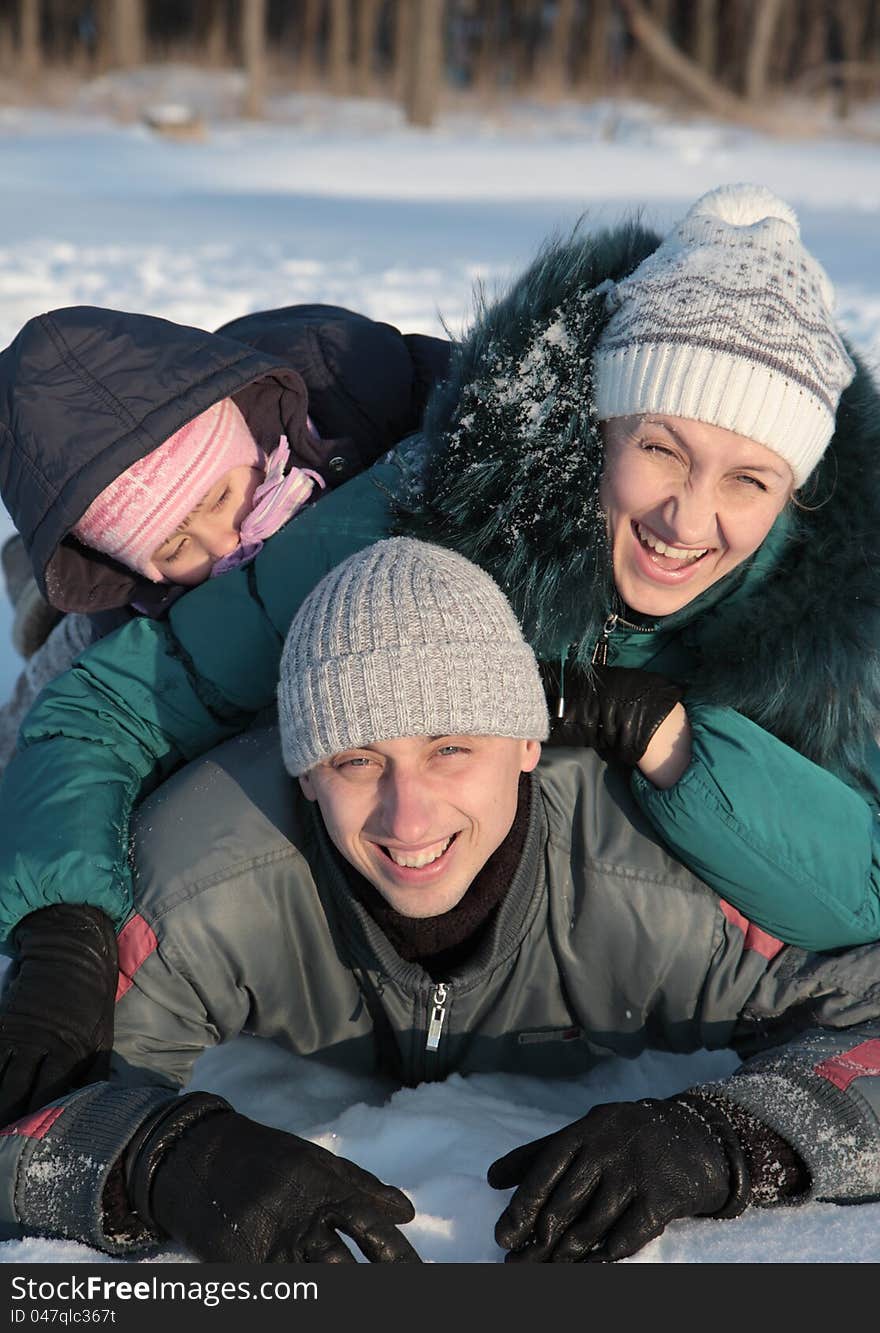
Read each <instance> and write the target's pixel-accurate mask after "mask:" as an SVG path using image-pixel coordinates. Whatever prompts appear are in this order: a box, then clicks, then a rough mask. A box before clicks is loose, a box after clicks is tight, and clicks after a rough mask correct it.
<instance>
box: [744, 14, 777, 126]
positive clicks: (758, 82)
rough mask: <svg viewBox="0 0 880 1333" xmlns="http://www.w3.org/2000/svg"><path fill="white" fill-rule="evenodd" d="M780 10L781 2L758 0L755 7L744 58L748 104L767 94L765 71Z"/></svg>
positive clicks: (768, 62)
mask: <svg viewBox="0 0 880 1333" xmlns="http://www.w3.org/2000/svg"><path fill="white" fill-rule="evenodd" d="M781 8H782V0H759V2H758V4H757V5H756V6H755V16H754V21H753V24H752V37H751V41H750V43H749V49H748V54H747V56H746V77H745V92H746V97H747V98H748V99H749V101H750V102H759V101H760V100H761V99H762V98H763V97H764V96H765V94H766V92H767V69H768V66H769V64H770V55H771V52H772V50H773V39H774V37H775V35H776V29H777V26H778V24H779V14H780V10H781Z"/></svg>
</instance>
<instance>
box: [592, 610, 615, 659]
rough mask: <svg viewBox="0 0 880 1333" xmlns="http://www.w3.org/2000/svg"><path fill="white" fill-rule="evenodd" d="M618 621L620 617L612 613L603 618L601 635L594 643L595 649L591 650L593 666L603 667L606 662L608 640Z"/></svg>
mask: <svg viewBox="0 0 880 1333" xmlns="http://www.w3.org/2000/svg"><path fill="white" fill-rule="evenodd" d="M619 619H620V616H618V615H615V614H614V613H612V614H611V615H610V616H606V617H605V624H604V625H603V626H602V633H601V634H600V635H599V638H598V640H597V642H596V647H595V648H594V649H593V656H592V659H591V660H592V663H593V666H604V665H605V663H606V662H607V661H608V640H609V639H610V638H611V635H612V634H613V633H614V630H615V627H616V625H617V622H618V620H619Z"/></svg>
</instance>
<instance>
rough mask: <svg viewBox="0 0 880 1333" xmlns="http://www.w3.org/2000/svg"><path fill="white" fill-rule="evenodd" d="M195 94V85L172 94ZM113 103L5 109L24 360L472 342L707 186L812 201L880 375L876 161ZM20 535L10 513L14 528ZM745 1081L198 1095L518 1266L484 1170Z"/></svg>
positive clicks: (221, 1078)
mask: <svg viewBox="0 0 880 1333" xmlns="http://www.w3.org/2000/svg"><path fill="white" fill-rule="evenodd" d="M195 85H196V81H195V76H193V78H192V79H190V80H189V82H187V79H186V77H183V76H181V77H179V78H178V82H177V84H176V85H175V88H174V96H175V97H176V98H177V99H179V98H180V96H181V89H183V90H184V92H186V91H187V90H188V92H189V93H192V91H193V89H194V88H195ZM200 88H201V92H200V96H201V97H202V99H203V102H204V98H205V96H206V93H205V88H204V86H203V85H200ZM105 93H106V86H104V87H103V88H102V87H98V86H96V88H95V89H94V90H93V96H92V98H91V101H90V100H89V99H88V98H83V99H81V103H80V106H79V109H78V111H77V112H76V114H75V115H73V114H66V115H64V116H61V115H58V114H49V113H40V112H35V111H22V110H17V109H12V108H3V109H0V190H2V198H3V207H2V210H0V345H2V344H5V342H6V341H8V340H9V339H10V338H11V337H12V336H13V335H14V334H15V333H16V331H17V330H18V328H19V327H20V325H21V324H22V323H23V322H24V321H25V320H26V319H28V318H29V317H30V316H32V315H34V314H37V313H38V312H40V311H43V310H47V309H51V308H53V307H57V306H63V305H71V304H80V303H85V304H93V305H107V306H115V307H119V308H123V309H132V310H141V311H146V312H149V313H152V314H157V315H162V316H165V317H167V318H171V319H176V320H179V321H182V322H188V323H192V324H197V325H203V326H205V327H213V326H216V325H218V324H220V323H222V322H223V321H225V320H227V319H230V318H232V317H234V316H236V315H240V314H243V313H245V312H246V311H249V310H258V309H264V308H267V307H270V306H274V305H284V304H289V303H292V302H296V301H314V300H324V301H332V302H338V303H341V304H345V305H349V306H352V307H354V308H355V309H359V310H363V311H365V312H366V313H368V314H370V315H373V316H376V317H378V318H382V319H387V320H389V321H391V322H392V323H396V324H398V325H399V326H400V327H402V328H404V329H406V330H421V331H424V332H436V331H439V330H440V329H441V328H442V323H443V322H444V321H445V322H446V324H447V325H448V326H449V327H450V328H451V329H452V330H453V331H455V330H457V329H460V328H461V327H462V325H463V323H464V322H466V320H467V315H468V311H469V309H470V303H471V291H472V287H473V283H474V281H475V280H476V279H477V278H479V279H482V280H483V281H484V282H486V283H488V284H489V285H490V286H491V285H493V284H496V283H500V282H503V280H504V279H505V277H506V276H508V275H510V274H512V273H515V272H516V271H517V269H518V268H519V267H521V266H522V265H523V264H524V263H525V262H526V261H527V260H528V259H529V257H530V256H531V254H532V253H533V252H534V250H535V249H536V248H537V246H538V245H539V244H540V242H541V240H542V238H543V237H545V236H546V235H548V234H549V233H551V232H553V231H563V232H564V231H566V230H568V229H569V228H570V227H571V226H572V225H573V224H574V222H575V221H576V219H577V218H578V217H579V216H580V215H581V214H582V213H584V212H587V213H588V214H589V216H590V217H593V218H600V219H602V220H613V219H616V218H619V217H621V216H623V215H624V214H626V213H627V212H628V211H631V210H633V209H635V208H638V207H641V206H644V215H645V218H646V220H648V221H650V222H653V223H656V224H657V225H658V226H659V227H661V228H662V227H664V226H665V225H667V224H668V223H669V222H671V221H672V220H673V219H674V218H675V217H676V216H678V215H679V214H680V213H681V212H683V211H684V209H685V208H686V207H687V206H688V205H689V204H690V203H691V202H692V200H693V199H694V198H695V197H696V196H697V195H698V194H700V193H701V192H703V191H704V190H706V189H709V188H711V187H712V186H714V185H717V184H720V183H722V182H725V181H736V180H753V181H758V182H762V183H764V184H767V185H769V186H770V187H771V188H773V189H775V190H776V191H777V192H778V193H780V194H781V195H782V196H783V197H784V198H786V199H788V200H789V201H790V202H791V203H792V204H793V205H794V206H795V207H796V208H797V210H798V212H799V214H800V216H801V220H802V231H803V235H804V238H805V240H806V242H807V244H808V245H809V246H810V247H811V248H812V250H813V251H814V252H815V253H816V254H817V255H818V256H819V258H820V259H821V260H822V261H823V263H824V264H825V266H826V267H827V269H828V270H829V272H830V274H831V276H832V278H833V279H834V280H835V282H836V284H837V287H838V292H839V309H840V315H841V319H842V321H843V323H844V325H845V327H846V328H847V330H848V331H849V332H850V334H851V336H852V337H853V338H854V340H855V342H856V344H857V346H858V347H859V348H860V349H861V351H862V352H863V353H865V354H866V355H867V356H868V358H869V359H870V361H871V362H872V364H873V365H874V366H875V367H876V366H880V263H878V257H880V248H878V240H877V237H878V234H880V153H878V149H877V146H876V145H872V144H869V143H860V142H849V141H834V140H831V139H827V140H823V141H819V142H808V141H796V142H780V141H775V140H770V139H767V138H761V137H758V136H756V135H754V134H750V133H746V132H742V131H738V130H732V129H730V128H729V127H724V126H718V125H715V124H713V123H711V122H708V121H689V122H687V123H685V122H676V121H674V120H671V119H670V118H669V117H668V116H666V115H665V114H662V113H660V112H658V111H656V110H654V109H651V108H647V107H644V106H639V105H636V104H624V105H617V106H615V105H612V104H608V103H604V104H597V105H596V106H594V107H588V108H584V107H561V108H558V109H556V110H554V111H548V110H546V109H541V108H537V107H534V106H529V105H522V106H519V107H515V108H513V109H512V110H509V111H508V112H507V113H506V114H505V116H504V117H503V118H502V117H500V116H496V117H495V118H494V120H492V121H490V120H487V119H479V118H477V117H476V116H473V115H463V114H460V115H457V116H450V117H447V118H446V119H444V120H443V121H442V122H441V124H440V126H439V127H438V129H437V130H436V131H434V132H433V133H430V134H426V133H419V132H415V131H411V130H408V129H406V128H405V127H403V126H402V125H401V123H400V119H399V115H398V113H397V112H396V110H394V109H393V108H389V107H385V106H383V105H381V104H375V103H356V102H347V103H340V104H331V103H327V102H324V101H321V100H320V99H306V98H301V97H300V98H288V99H285V100H284V101H282V102H276V103H275V104H274V105H273V108H272V119H271V120H270V122H268V123H264V124H262V125H246V124H244V123H241V122H237V121H235V120H232V119H229V118H228V117H226V118H219V119H217V120H214V121H211V122H209V126H208V134H207V137H206V138H205V139H204V141H202V142H172V141H169V140H166V139H164V138H161V137H157V136H156V135H154V134H153V133H152V132H151V131H149V130H147V129H145V128H143V127H142V126H141V125H140V124H137V123H132V124H128V125H118V124H114V123H111V122H110V121H109V120H106V119H102V118H101V117H100V115H99V114H98V112H97V111H96V109H95V108H96V107H97V108H100V106H101V105H102V97H103V96H104V94H105ZM165 95H166V96H167V94H165ZM212 110H213V108H211V107H208V111H209V112H210V111H212ZM8 528H9V524H8V520H7V519H5V517H0V536H3V535H5V533H6V531H7V530H8ZM8 622H9V613H8V609H7V607H6V606H5V605H3V603H2V600H0V690H4V691H6V690H8V689H9V687H10V686H11V683H12V681H13V679H14V677H15V674H16V672H17V670H18V666H19V663H18V662H17V660H16V658H15V656H14V654H13V652H12V650H11V649H10V648H9V647H8V646H3V645H8V641H9V635H8ZM734 1066H735V1060H734V1059H733V1057H731V1056H730V1055H729V1054H728V1053H716V1054H714V1055H707V1054H700V1055H696V1056H692V1057H689V1058H684V1057H681V1056H675V1057H673V1056H669V1055H658V1054H654V1055H649V1056H645V1057H644V1058H642V1059H641V1060H639V1061H636V1062H634V1063H625V1062H621V1061H614V1062H611V1063H609V1064H608V1065H607V1066H605V1067H604V1068H603V1069H601V1070H599V1071H596V1072H595V1073H594V1074H593V1075H592V1076H590V1077H588V1078H584V1079H582V1080H578V1081H574V1082H572V1081H560V1082H554V1083H546V1082H538V1081H536V1080H533V1079H527V1078H513V1077H500V1076H493V1077H488V1076H484V1077H472V1078H468V1079H462V1078H460V1077H458V1076H455V1077H453V1078H451V1079H449V1080H448V1081H447V1082H446V1083H444V1084H442V1085H428V1086H425V1087H421V1088H417V1089H412V1090H410V1089H407V1090H403V1091H395V1092H392V1091H391V1090H390V1089H389V1088H387V1087H386V1086H385V1085H383V1084H381V1083H380V1082H377V1081H372V1080H363V1079H355V1078H351V1077H343V1076H342V1075H340V1074H338V1073H336V1072H331V1071H328V1070H326V1069H321V1068H319V1067H318V1066H315V1065H313V1064H310V1063H308V1062H306V1061H302V1060H296V1059H294V1058H292V1057H290V1056H287V1055H285V1054H284V1053H283V1052H280V1051H278V1050H275V1049H273V1048H271V1047H268V1046H267V1045H266V1044H265V1043H260V1042H257V1041H255V1040H252V1039H247V1038H242V1039H240V1040H239V1041H237V1042H235V1043H234V1044H232V1045H231V1046H229V1047H226V1048H224V1049H223V1050H221V1051H215V1052H212V1053H211V1054H210V1055H209V1056H206V1057H205V1058H204V1059H203V1060H202V1061H201V1062H200V1065H199V1071H198V1074H199V1077H198V1084H199V1086H200V1087H204V1088H211V1089H214V1090H217V1091H219V1092H222V1093H223V1094H224V1095H226V1096H228V1097H229V1098H230V1100H231V1101H232V1102H233V1103H234V1104H235V1105H236V1107H237V1108H238V1109H240V1110H242V1111H244V1112H246V1113H248V1114H250V1115H252V1116H255V1117H256V1118H258V1119H261V1120H264V1121H266V1122H268V1123H271V1124H274V1125H277V1126H279V1127H282V1128H285V1129H290V1130H294V1131H296V1132H298V1133H302V1134H306V1135H308V1136H309V1137H311V1138H314V1139H315V1140H316V1141H318V1142H320V1143H322V1144H324V1145H325V1146H328V1147H332V1148H333V1149H334V1150H336V1151H337V1152H340V1153H342V1154H344V1155H346V1156H348V1157H351V1158H353V1159H354V1160H355V1161H357V1162H359V1163H361V1164H362V1165H364V1166H366V1167H368V1168H369V1169H370V1170H372V1171H374V1172H376V1173H377V1174H378V1175H380V1176H382V1177H383V1178H384V1179H386V1180H388V1181H391V1182H393V1183H394V1184H397V1185H399V1186H401V1187H402V1188H404V1189H406V1190H407V1191H408V1192H409V1193H410V1194H411V1196H412V1198H413V1200H414V1202H415V1204H416V1207H417V1210H418V1216H417V1218H416V1221H415V1222H413V1223H412V1224H411V1226H410V1227H409V1228H408V1234H409V1235H410V1238H411V1239H412V1241H413V1243H414V1244H415V1246H416V1248H417V1249H418V1250H419V1252H420V1254H421V1255H422V1256H423V1257H424V1258H425V1259H426V1260H428V1261H432V1262H437V1263H449V1262H464V1263H494V1262H499V1261H500V1260H501V1259H502V1258H503V1255H502V1252H501V1251H500V1250H499V1249H498V1248H497V1247H496V1245H495V1244H494V1240H493V1237H492V1227H493V1224H494V1220H495V1218H496V1217H497V1215H498V1213H499V1212H500V1210H501V1208H502V1207H503V1201H504V1200H503V1196H501V1195H498V1194H496V1193H495V1192H494V1191H492V1190H491V1189H489V1187H488V1185H487V1184H486V1183H485V1180H484V1175H485V1170H486V1167H487V1166H488V1164H489V1163H490V1162H491V1161H492V1160H493V1159H494V1158H495V1157H496V1156H498V1155H499V1154H501V1153H503V1152H506V1151H507V1150H508V1149H509V1148H511V1147H513V1146H514V1145H516V1144H517V1143H520V1142H524V1141H526V1140H528V1139H531V1138H534V1137H537V1136H539V1135H542V1134H545V1133H548V1132H550V1131H551V1130H552V1129H554V1128H557V1127H559V1126H560V1125H562V1124H564V1123H566V1122H567V1121H569V1120H572V1119H575V1118H576V1117H578V1116H580V1115H582V1114H583V1113H584V1112H585V1110H586V1109H588V1107H589V1106H590V1105H592V1104H593V1103H595V1102H598V1101H607V1100H615V1099H624V1098H632V1097H639V1096H645V1095H660V1096H663V1095H667V1094H669V1093H672V1092H674V1091H676V1090H678V1089H680V1088H682V1087H685V1086H687V1085H688V1084H690V1083H692V1082H694V1081H696V1080H698V1079H701V1078H703V1077H707V1076H709V1077H714V1076H717V1075H722V1074H724V1073H725V1072H727V1071H729V1070H730V1069H732V1068H733V1067H734ZM159 1257H160V1258H163V1259H173V1260H176V1261H181V1260H182V1256H181V1255H179V1254H176V1253H173V1252H168V1253H165V1254H163V1255H161V1256H159ZM878 1260H880V1204H875V1205H865V1206H862V1207H858V1208H835V1207H832V1206H830V1205H812V1206H808V1207H805V1208H803V1209H800V1210H782V1211H777V1212H772V1213H759V1212H750V1213H747V1214H746V1215H745V1216H744V1217H742V1218H740V1219H738V1220H737V1221H734V1222H688V1223H680V1224H676V1225H674V1226H672V1227H670V1228H669V1230H668V1231H667V1233H666V1234H665V1235H664V1236H663V1237H661V1238H660V1239H659V1240H658V1241H656V1242H654V1243H653V1244H652V1245H650V1246H648V1247H647V1248H646V1249H645V1250H644V1251H643V1252H642V1253H641V1254H640V1255H639V1256H637V1257H636V1259H634V1260H632V1261H631V1262H637V1263H707V1262H759V1263H775V1262H783V1261H799V1262H814V1263H815V1262H830V1263H834V1262H853V1261H860V1262H876V1261H878ZM85 1261H92V1262H112V1261H110V1260H107V1259H106V1256H101V1255H98V1254H96V1253H95V1252H94V1251H92V1250H89V1249H87V1248H86V1247H84V1246H80V1245H74V1244H68V1243H61V1242H49V1241H45V1240H27V1241H21V1242H7V1243H6V1244H4V1245H0V1262H3V1263H10V1264H13V1263H14V1264H18V1263H28V1262H39V1263H67V1262H85Z"/></svg>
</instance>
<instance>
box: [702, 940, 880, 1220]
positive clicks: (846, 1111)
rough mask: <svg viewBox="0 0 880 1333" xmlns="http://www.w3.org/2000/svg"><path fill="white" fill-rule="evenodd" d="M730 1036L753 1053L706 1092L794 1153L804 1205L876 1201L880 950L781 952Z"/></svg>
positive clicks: (879, 1193) (879, 1191)
mask: <svg viewBox="0 0 880 1333" xmlns="http://www.w3.org/2000/svg"><path fill="white" fill-rule="evenodd" d="M736 1036H737V1042H738V1044H739V1045H740V1047H741V1048H745V1049H749V1048H750V1049H751V1050H752V1051H755V1053H754V1054H751V1055H750V1057H749V1058H748V1059H747V1060H746V1061H745V1063H744V1064H743V1065H742V1066H741V1067H740V1068H739V1069H738V1070H737V1071H736V1072H735V1073H734V1074H733V1075H731V1076H730V1078H727V1079H724V1080H722V1081H720V1082H719V1083H716V1084H712V1085H708V1087H709V1088H710V1089H711V1091H712V1092H713V1093H715V1094H717V1095H720V1096H722V1097H725V1098H727V1099H729V1100H730V1101H734V1102H737V1103H738V1104H739V1105H740V1106H742V1107H744V1108H745V1109H746V1110H747V1111H750V1112H751V1113H752V1115H754V1116H756V1117H757V1118H758V1119H759V1120H762V1121H763V1122H764V1123H765V1124H767V1125H769V1126H770V1127H771V1129H774V1130H775V1131H776V1132H777V1133H778V1134H780V1135H781V1136H782V1137H783V1138H784V1139H785V1140H787V1142H788V1143H790V1144H791V1145H792V1147H793V1148H795V1149H796V1150H797V1152H798V1153H799V1154H800V1156H801V1158H802V1159H803V1161H804V1163H805V1164H806V1166H807V1168H808V1170H809V1172H810V1176H811V1188H810V1192H809V1194H808V1195H807V1196H805V1197H806V1198H810V1199H824V1200H830V1201H833V1202H855V1201H857V1200H858V1201H865V1200H868V1199H876V1198H880V944H871V945H864V946H862V947H861V948H857V949H848V950H845V951H839V952H838V953H835V954H807V953H803V952H802V951H801V950H798V949H786V950H785V951H784V952H783V953H782V954H780V956H779V959H778V961H777V962H776V963H775V964H774V965H773V966H771V967H770V968H769V969H768V971H767V974H766V975H765V977H764V979H763V980H762V982H761V983H760V984H759V986H758V987H757V988H756V990H755V993H754V995H753V997H752V999H751V1001H750V1002H749V1004H748V1005H747V1006H746V1008H745V1009H744V1011H743V1016H742V1021H741V1024H740V1027H739V1030H738V1032H737V1034H736ZM761 1047H764V1048H765V1049H759V1048H761Z"/></svg>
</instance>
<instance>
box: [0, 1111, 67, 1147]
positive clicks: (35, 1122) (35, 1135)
mask: <svg viewBox="0 0 880 1333" xmlns="http://www.w3.org/2000/svg"><path fill="white" fill-rule="evenodd" d="M63 1110H64V1107H63V1106H49V1107H44V1108H43V1109H42V1110H40V1111H32V1112H31V1114H30V1115H23V1116H22V1117H21V1119H20V1120H13V1122H12V1124H11V1125H7V1126H6V1128H5V1129H0V1138H3V1137H4V1135H7V1134H20V1135H21V1136H22V1138H25V1139H42V1138H45V1136H46V1135H47V1134H48V1133H49V1130H50V1129H51V1128H52V1126H53V1125H54V1124H55V1121H56V1120H57V1119H58V1117H59V1116H60V1114H61V1112H62V1111H63Z"/></svg>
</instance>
